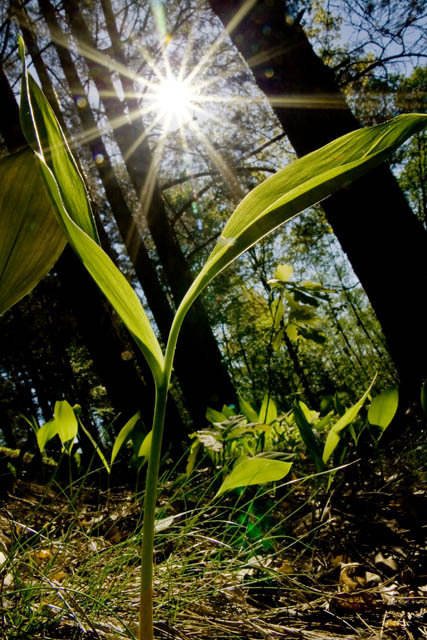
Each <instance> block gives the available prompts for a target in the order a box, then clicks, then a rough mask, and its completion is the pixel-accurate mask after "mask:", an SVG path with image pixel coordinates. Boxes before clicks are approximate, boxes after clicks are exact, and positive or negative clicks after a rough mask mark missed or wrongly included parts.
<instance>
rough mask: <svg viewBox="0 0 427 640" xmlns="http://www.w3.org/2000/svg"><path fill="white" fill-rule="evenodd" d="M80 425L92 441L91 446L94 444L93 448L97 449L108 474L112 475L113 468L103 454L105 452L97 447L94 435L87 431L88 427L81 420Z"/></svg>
mask: <svg viewBox="0 0 427 640" xmlns="http://www.w3.org/2000/svg"><path fill="white" fill-rule="evenodd" d="M79 425H80V428H81V429H82V431H83V432H84V433H85V434H86V437H87V438H88V440H90V442H91V444H92V446H93V448H94V449H95V451H96V453H97V454H98V456H99V459H100V460H101V462H102V464H103V465H104V467H105V469H106V470H107V473H110V472H111V467H110V465H109V464H108V462H107V459H106V457H105V456H104V454H103V452H102V450H101V448H100V447H99V446H98V445H97V443H96V442H95V440H94V438H93V436H92V434H91V433H90V431H88V430H87V429H86V427H85V426H84V424H83V422H82V421H81V420H79Z"/></svg>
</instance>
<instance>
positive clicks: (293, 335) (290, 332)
mask: <svg viewBox="0 0 427 640" xmlns="http://www.w3.org/2000/svg"><path fill="white" fill-rule="evenodd" d="M285 331H286V335H287V336H288V338H289V340H292V341H293V342H295V341H296V340H298V336H299V329H298V327H297V325H296V324H292V323H291V324H288V326H287V327H286V329H285Z"/></svg>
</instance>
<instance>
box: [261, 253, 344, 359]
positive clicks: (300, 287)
mask: <svg viewBox="0 0 427 640" xmlns="http://www.w3.org/2000/svg"><path fill="white" fill-rule="evenodd" d="M292 274H293V267H292V266H291V265H289V264H279V266H278V267H277V269H276V271H275V272H274V278H272V279H271V280H269V281H268V284H269V285H270V287H271V289H272V291H273V292H277V293H278V294H279V295H278V297H276V298H275V299H274V300H273V302H272V305H271V313H272V316H273V327H274V329H275V331H276V333H275V336H274V339H273V348H274V349H277V348H278V347H279V346H280V345H281V344H282V343H283V338H284V333H285V332H286V335H287V336H288V338H289V339H290V340H292V342H297V341H298V340H300V339H302V338H303V339H305V340H311V341H312V342H315V343H317V344H323V343H324V342H325V340H326V338H325V334H324V333H323V331H322V330H321V329H318V328H317V325H318V324H319V322H320V317H319V315H318V314H317V313H316V309H317V307H318V306H319V305H320V303H321V302H322V301H325V300H327V299H328V295H329V294H330V293H332V290H331V289H326V288H325V287H322V285H321V284H319V283H317V282H302V283H298V284H295V283H292V282H291V281H290V280H291V278H292Z"/></svg>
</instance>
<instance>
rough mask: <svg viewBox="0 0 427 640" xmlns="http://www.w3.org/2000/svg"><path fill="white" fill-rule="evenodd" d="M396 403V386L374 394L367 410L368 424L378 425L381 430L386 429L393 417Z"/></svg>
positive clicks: (397, 393) (397, 398)
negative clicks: (376, 394)
mask: <svg viewBox="0 0 427 640" xmlns="http://www.w3.org/2000/svg"><path fill="white" fill-rule="evenodd" d="M398 404H399V392H398V390H397V388H393V389H388V390H387V391H383V392H382V393H380V394H379V395H378V396H375V398H374V399H373V400H372V402H371V405H370V407H369V410H368V420H369V422H370V424H373V425H376V426H377V427H380V428H381V429H382V430H383V431H384V430H385V429H387V427H388V425H389V424H390V422H391V421H392V420H393V418H394V415H395V413H396V411H397V407H398Z"/></svg>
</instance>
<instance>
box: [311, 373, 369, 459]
mask: <svg viewBox="0 0 427 640" xmlns="http://www.w3.org/2000/svg"><path fill="white" fill-rule="evenodd" d="M375 379H376V376H375V377H374V379H373V380H372V382H371V384H370V385H369V388H368V389H367V391H365V393H364V394H363V396H362V397H361V398H360V400H358V401H357V402H356V404H354V405H353V406H352V407H350V409H347V411H346V412H345V413H344V415H343V416H341V418H340V419H339V420H338V422H336V423H335V424H334V426H333V427H332V429H331V430H330V431H329V433H328V437H327V438H326V442H325V447H324V449H323V456H322V458H323V462H325V463H326V462H327V461H328V460H329V458H330V457H331V455H332V454H333V452H334V451H335V449H336V447H337V445H338V443H339V441H340V438H341V436H340V433H341V431H342V430H343V429H345V427H347V426H348V425H349V424H350V423H351V422H353V420H354V419H355V418H356V417H357V414H358V413H359V411H360V409H361V408H362V406H363V404H364V402H365V400H366V398H367V397H368V395H369V393H370V391H371V389H372V386H373V384H374V382H375Z"/></svg>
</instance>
